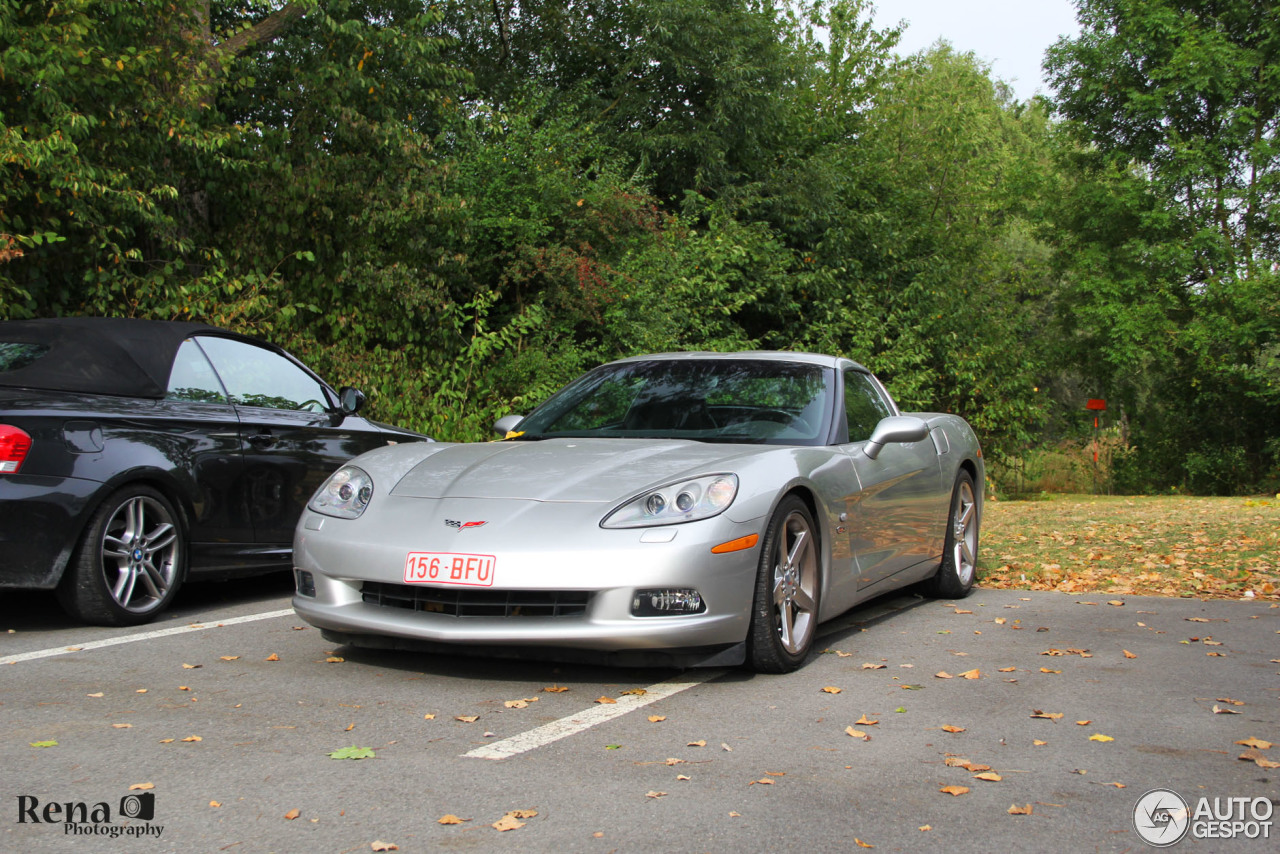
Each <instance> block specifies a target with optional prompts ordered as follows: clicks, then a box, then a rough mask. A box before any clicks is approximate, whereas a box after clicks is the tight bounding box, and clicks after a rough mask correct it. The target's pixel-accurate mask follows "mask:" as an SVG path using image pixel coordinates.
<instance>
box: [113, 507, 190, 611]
mask: <svg viewBox="0 0 1280 854" xmlns="http://www.w3.org/2000/svg"><path fill="white" fill-rule="evenodd" d="M178 559H179V542H178V531H177V528H176V526H175V525H174V519H173V517H172V516H171V515H170V513H169V510H168V508H166V507H165V506H163V505H162V504H161V503H160V502H158V501H156V500H154V499H153V498H151V497H150V496H148V495H134V496H132V497H130V498H129V499H127V500H126V501H125V502H124V503H123V504H121V505H120V506H119V507H117V508H116V510H115V512H114V513H112V514H111V517H110V519H108V520H107V524H106V526H105V528H104V530H103V534H102V574H103V580H104V581H105V582H106V587H107V591H108V592H109V593H110V594H111V598H112V599H114V600H115V601H116V604H118V605H119V606H120V607H121V608H124V609H125V610H126V611H130V612H132V613H145V612H147V611H149V610H151V609H152V608H154V607H155V606H156V605H157V604H158V603H159V602H161V601H162V600H163V599H164V598H165V595H166V594H167V593H168V591H169V588H170V587H171V586H172V585H173V582H174V576H175V574H176V573H177V570H178Z"/></svg>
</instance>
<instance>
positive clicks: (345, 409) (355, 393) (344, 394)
mask: <svg viewBox="0 0 1280 854" xmlns="http://www.w3.org/2000/svg"><path fill="white" fill-rule="evenodd" d="M338 403H339V405H340V406H341V407H342V414H343V415H355V414H356V413H357V412H359V411H360V407H362V406H364V392H362V391H361V390H360V389H358V388H352V387H351V386H349V385H344V386H343V387H342V390H341V391H339V392H338Z"/></svg>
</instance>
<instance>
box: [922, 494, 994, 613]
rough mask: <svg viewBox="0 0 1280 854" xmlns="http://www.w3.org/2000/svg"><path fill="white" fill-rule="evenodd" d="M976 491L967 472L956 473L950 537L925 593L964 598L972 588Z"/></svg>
mask: <svg viewBox="0 0 1280 854" xmlns="http://www.w3.org/2000/svg"><path fill="white" fill-rule="evenodd" d="M980 521H981V520H980V519H979V516H978V501H977V493H976V492H975V491H974V488H973V477H972V476H971V475H970V474H969V473H968V472H967V471H963V470H962V471H961V472H960V473H959V474H958V475H956V485H955V488H954V489H952V491H951V512H950V513H949V514H948V516H947V538H946V542H945V544H944V545H943V548H942V565H941V566H939V567H938V573H937V575H935V576H934V577H933V578H931V579H929V581H928V582H926V585H925V592H927V593H928V594H929V595H930V596H936V597H939V598H942V599H963V598H964V597H966V596H968V595H969V591H970V590H972V589H973V582H974V581H975V580H976V579H977V575H978V524H979V522H980Z"/></svg>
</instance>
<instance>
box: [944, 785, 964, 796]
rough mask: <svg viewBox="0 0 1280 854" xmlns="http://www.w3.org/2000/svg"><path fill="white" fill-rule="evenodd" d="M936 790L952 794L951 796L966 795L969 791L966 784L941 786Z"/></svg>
mask: <svg viewBox="0 0 1280 854" xmlns="http://www.w3.org/2000/svg"><path fill="white" fill-rule="evenodd" d="M938 791H939V792H943V793H944V794H948V795H952V796H959V795H967V794H968V793H969V787H968V786H943V787H942V788H941V789H939V790H938Z"/></svg>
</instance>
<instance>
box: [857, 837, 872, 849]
mask: <svg viewBox="0 0 1280 854" xmlns="http://www.w3.org/2000/svg"><path fill="white" fill-rule="evenodd" d="M853 844H854V845H857V846H858V847H859V848H875V846H874V845H868V844H867V843H865V842H863V841H862V840H861V839H859V838H858V837H856V836H855V837H853Z"/></svg>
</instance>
